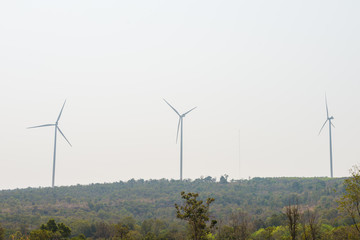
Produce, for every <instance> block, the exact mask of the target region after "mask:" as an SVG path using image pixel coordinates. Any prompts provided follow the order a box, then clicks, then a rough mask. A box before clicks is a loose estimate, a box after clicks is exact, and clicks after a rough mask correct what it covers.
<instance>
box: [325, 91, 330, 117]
mask: <svg viewBox="0 0 360 240" xmlns="http://www.w3.org/2000/svg"><path fill="white" fill-rule="evenodd" d="M325 105H326V117H327V118H329V109H328V104H327V98H326V93H325Z"/></svg>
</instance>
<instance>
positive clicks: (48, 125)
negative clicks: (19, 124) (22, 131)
mask: <svg viewBox="0 0 360 240" xmlns="http://www.w3.org/2000/svg"><path fill="white" fill-rule="evenodd" d="M50 126H55V124H44V125H39V126H33V127H28V128H27V129H29V128H39V127H50Z"/></svg>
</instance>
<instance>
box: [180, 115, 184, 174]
mask: <svg viewBox="0 0 360 240" xmlns="http://www.w3.org/2000/svg"><path fill="white" fill-rule="evenodd" d="M180 121H181V122H180V124H181V136H180V181H182V176H183V174H182V172H183V169H182V168H183V118H182V117H180Z"/></svg>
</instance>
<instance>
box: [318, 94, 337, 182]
mask: <svg viewBox="0 0 360 240" xmlns="http://www.w3.org/2000/svg"><path fill="white" fill-rule="evenodd" d="M325 105H326V121H325V123H324V124H323V125H322V127H321V129H320V131H319V135H320V133H321V130H322V129H323V128H324V127H325V125H326V123H327V122H329V139H330V176H331V178H333V177H334V175H333V159H332V140H331V126H333V127H335V126H334V124H333V123H332V122H331V121H332V120H333V119H334V117H333V116H331V117H329V110H328V105H327V99H326V94H325Z"/></svg>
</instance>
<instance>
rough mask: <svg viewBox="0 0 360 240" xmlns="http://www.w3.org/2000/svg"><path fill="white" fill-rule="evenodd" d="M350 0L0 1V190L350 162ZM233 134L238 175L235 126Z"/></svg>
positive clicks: (353, 139) (300, 170)
mask: <svg viewBox="0 0 360 240" xmlns="http://www.w3.org/2000/svg"><path fill="white" fill-rule="evenodd" d="M359 10H360V2H359V1H355V0H354V1H329V0H327V1H285V0H284V1H265V0H264V1H209V0H206V1H168V0H166V1H148V0H147V1H89V0H86V1H2V2H1V3H0V35H1V37H0V110H1V120H0V121H1V125H0V133H1V134H0V144H1V148H0V149H1V151H0V164H1V168H0V169H1V174H0V189H7V188H23V187H28V186H32V187H37V186H50V184H51V169H52V153H53V134H54V131H53V129H51V128H42V129H31V130H27V129H25V128H26V127H28V126H33V125H39V124H46V123H53V122H55V120H56V118H57V115H58V113H59V111H60V108H61V105H62V104H63V101H64V100H65V98H67V100H68V101H67V105H66V106H65V108H64V112H63V115H62V118H61V120H60V126H61V129H62V130H63V132H64V133H65V135H66V136H67V138H68V139H69V140H70V142H71V143H72V144H73V147H72V148H71V147H69V146H68V145H67V143H66V142H65V140H64V139H62V138H59V139H58V154H57V168H56V185H74V184H78V183H79V184H88V183H94V182H113V181H119V180H125V181H126V180H128V179H131V178H135V179H139V178H143V179H150V178H152V179H159V178H174V179H178V178H179V145H176V144H175V137H176V127H177V121H178V118H177V116H176V114H175V113H174V112H173V111H172V110H171V109H170V108H169V107H168V106H167V105H166V104H165V103H164V102H163V100H162V98H166V99H167V100H168V101H169V102H170V103H171V104H172V105H173V106H174V107H175V108H177V109H178V110H179V111H180V112H184V111H186V110H188V109H190V108H192V107H194V106H197V107H198V108H197V109H196V110H195V111H193V112H191V113H190V114H189V115H188V116H186V118H185V119H184V178H192V179H194V178H199V177H200V176H208V175H210V176H213V177H217V178H219V177H220V176H221V175H222V174H228V175H229V176H230V178H235V179H238V178H239V176H241V178H248V177H249V176H251V177H257V176H259V177H266V176H271V177H275V176H307V177H311V176H328V175H329V144H328V129H327V128H326V129H324V131H323V132H322V134H321V135H320V136H318V135H317V134H318V131H319V130H320V127H321V126H322V124H323V122H324V121H325V120H326V112H325V103H324V94H325V91H326V92H327V95H328V103H329V110H330V114H331V115H333V116H334V117H335V120H334V122H333V123H334V124H335V126H336V128H335V129H334V131H333V138H334V175H335V176H336V177H340V176H347V175H348V169H349V168H351V166H352V165H354V164H358V163H359V162H360V147H359V146H360V141H359V138H358V137H357V136H359V135H360V126H359V124H358V121H359V119H360V108H359V107H360V94H359V90H360V78H359V77H360V68H359V66H360V45H359V42H360V31H359V29H360V15H359ZM239 129H240V131H241V172H240V175H239V156H238V145H239V144H238V131H239Z"/></svg>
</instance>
